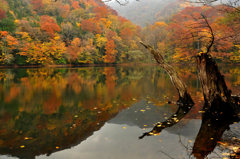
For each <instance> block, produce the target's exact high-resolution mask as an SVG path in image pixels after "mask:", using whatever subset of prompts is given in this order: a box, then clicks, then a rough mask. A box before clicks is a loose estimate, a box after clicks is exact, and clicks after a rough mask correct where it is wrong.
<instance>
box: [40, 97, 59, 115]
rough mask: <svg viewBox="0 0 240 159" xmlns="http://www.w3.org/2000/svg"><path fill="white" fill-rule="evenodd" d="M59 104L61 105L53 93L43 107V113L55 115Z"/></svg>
mask: <svg viewBox="0 0 240 159" xmlns="http://www.w3.org/2000/svg"><path fill="white" fill-rule="evenodd" d="M61 103H62V102H61V99H60V98H57V96H56V93H53V94H52V95H51V96H50V97H49V99H48V100H47V101H46V102H45V103H44V105H43V111H44V113H45V114H53V113H56V112H57V110H58V108H59V107H60V105H61Z"/></svg>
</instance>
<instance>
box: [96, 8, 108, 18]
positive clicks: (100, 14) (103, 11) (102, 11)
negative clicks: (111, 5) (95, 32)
mask: <svg viewBox="0 0 240 159" xmlns="http://www.w3.org/2000/svg"><path fill="white" fill-rule="evenodd" d="M93 11H94V13H95V14H96V17H97V18H106V17H107V15H108V10H107V8H106V7H105V6H101V7H96V8H94V9H93Z"/></svg>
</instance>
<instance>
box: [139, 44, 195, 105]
mask: <svg viewBox="0 0 240 159" xmlns="http://www.w3.org/2000/svg"><path fill="white" fill-rule="evenodd" d="M140 44H142V45H143V46H144V47H145V48H146V49H148V50H149V51H150V53H151V54H152V55H153V57H154V58H155V60H156V61H157V63H158V64H159V65H160V66H161V67H162V68H163V69H164V70H165V71H166V72H167V73H168V75H169V77H170V78H171V81H172V83H173V85H174V86H175V88H176V89H177V91H178V95H179V100H178V101H179V102H182V103H184V104H190V105H192V104H193V103H194V102H193V100H192V98H191V96H190V94H189V93H188V91H187V86H186V85H185V83H184V82H183V80H182V79H181V78H180V77H179V76H178V73H177V71H176V70H175V69H174V68H173V67H172V66H171V65H169V64H167V63H166V62H165V60H164V58H163V56H162V55H161V54H160V53H159V51H157V50H155V49H154V48H153V47H152V46H150V45H147V44H144V43H143V42H142V41H140Z"/></svg>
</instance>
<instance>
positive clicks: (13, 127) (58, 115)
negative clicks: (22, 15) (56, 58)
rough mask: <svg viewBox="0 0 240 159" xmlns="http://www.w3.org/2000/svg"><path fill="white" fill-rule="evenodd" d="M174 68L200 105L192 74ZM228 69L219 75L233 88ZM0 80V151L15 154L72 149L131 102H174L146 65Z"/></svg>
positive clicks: (11, 75) (25, 73) (2, 75)
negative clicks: (225, 78)
mask: <svg viewBox="0 0 240 159" xmlns="http://www.w3.org/2000/svg"><path fill="white" fill-rule="evenodd" d="M179 69H181V70H182V72H180V75H181V77H183V79H187V80H188V85H189V91H190V92H196V93H195V94H193V99H194V100H195V101H196V105H197V106H198V105H200V104H198V102H197V101H200V100H202V97H201V94H200V91H199V88H198V85H197V82H196V79H194V78H193V74H194V73H195V70H189V68H186V67H181V68H180V67H179ZM229 70H230V71H227V69H223V72H224V74H225V75H226V77H227V79H229V80H230V81H232V82H233V84H236V83H235V79H238V76H239V74H238V72H239V71H238V70H239V69H238V67H235V68H233V69H229ZM0 82H1V85H0V94H1V96H0V105H1V107H0V108H1V112H0V123H2V124H1V126H0V132H1V133H0V149H1V151H0V153H1V154H12V155H15V156H21V155H23V154H28V155H30V156H31V155H32V156H35V155H40V154H51V153H52V152H54V151H58V150H59V149H65V148H67V147H71V146H72V145H76V144H78V143H79V142H81V141H82V140H84V139H86V138H87V137H88V136H90V135H91V134H92V133H93V131H96V130H98V129H99V128H100V127H101V126H102V125H103V124H104V122H106V121H107V120H109V119H110V118H112V117H114V116H115V115H116V114H117V113H118V112H119V111H120V110H122V109H124V108H127V107H129V106H131V104H132V103H135V102H136V100H140V99H143V98H145V99H146V100H150V101H152V102H154V103H155V102H156V105H158V106H164V105H165V104H166V102H168V101H175V99H176V98H177V94H176V92H175V90H174V89H173V86H172V84H171V82H170V79H169V77H168V75H167V74H165V73H164V72H163V71H161V70H160V69H158V68H153V67H150V66H144V67H138V68H136V67H135V68H133V67H105V68H101V67H99V68H72V69H61V68H59V69H44V68H42V69H18V70H1V71H0ZM230 84H231V83H230ZM234 87H235V86H234ZM159 90H161V91H159ZM192 111H194V110H192ZM193 114H195V115H192V116H188V118H196V114H198V109H196V110H195V111H194V112H193ZM3 123H4V124H3ZM79 134H81V135H79ZM42 138H44V139H46V140H42ZM46 144H48V145H49V146H46ZM22 145H24V146H25V148H24V149H22V148H21V147H20V146H22ZM36 145H38V146H37V147H36ZM9 147H12V150H11V149H9ZM56 147H59V148H56Z"/></svg>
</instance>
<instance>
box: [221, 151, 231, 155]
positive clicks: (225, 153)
mask: <svg viewBox="0 0 240 159" xmlns="http://www.w3.org/2000/svg"><path fill="white" fill-rule="evenodd" d="M222 155H223V156H229V155H230V153H226V152H224V153H222Z"/></svg>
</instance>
